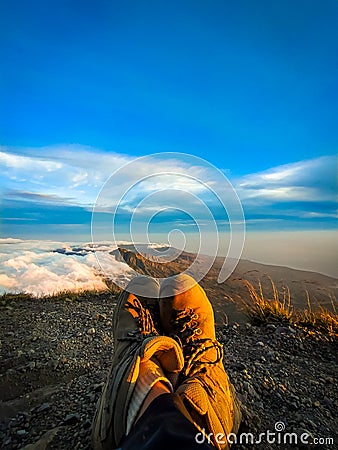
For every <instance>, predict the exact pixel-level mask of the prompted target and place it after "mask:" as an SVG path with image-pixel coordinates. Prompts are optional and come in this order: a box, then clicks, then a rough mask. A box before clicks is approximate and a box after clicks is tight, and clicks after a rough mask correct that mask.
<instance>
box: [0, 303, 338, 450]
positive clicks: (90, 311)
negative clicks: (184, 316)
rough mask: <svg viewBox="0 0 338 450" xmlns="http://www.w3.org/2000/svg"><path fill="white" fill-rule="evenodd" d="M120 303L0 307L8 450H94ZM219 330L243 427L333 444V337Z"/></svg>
mask: <svg viewBox="0 0 338 450" xmlns="http://www.w3.org/2000/svg"><path fill="white" fill-rule="evenodd" d="M115 301H116V298H115V297H114V296H110V295H108V294H101V295H94V296H92V297H90V296H84V297H79V298H78V299H74V298H73V297H72V298H68V299H67V298H64V297H63V298H60V299H36V300H32V299H27V298H26V299H20V298H18V299H16V300H12V301H10V302H6V303H5V304H3V305H2V306H1V318H0V335H1V348H0V351H1V361H2V362H1V367H0V372H1V378H0V394H1V403H0V415H1V425H0V439H1V441H2V448H4V449H19V448H25V449H35V450H38V449H39V450H41V449H44V448H48V449H72V450H73V449H88V448H90V439H89V438H90V425H91V420H92V417H93V413H94V409H95V404H96V401H97V399H98V397H99V395H100V391H101V388H102V384H103V381H104V378H105V374H106V371H107V369H108V367H109V361H110V357H111V353H112V348H113V337H112V332H111V316H112V312H113V309H114V304H115ZM217 333H218V338H219V340H220V341H221V342H222V343H223V344H224V349H225V360H224V363H225V367H226V369H227V371H228V374H229V377H230V379H231V380H232V382H233V383H234V385H235V388H236V390H237V391H238V393H239V397H240V399H241V401H242V403H243V417H244V420H243V428H242V431H243V432H247V433H252V434H253V436H254V439H258V435H259V433H266V432H267V430H270V432H271V433H272V432H275V431H276V430H275V426H276V427H277V428H278V427H279V429H282V428H284V427H285V432H289V433H291V432H293V433H296V434H297V435H298V439H300V435H301V434H302V433H307V434H308V435H309V438H308V439H309V442H310V441H311V440H313V439H314V438H318V439H319V438H321V439H324V440H325V439H327V438H333V441H334V443H333V444H332V443H331V444H330V443H329V442H328V441H327V442H326V443H323V444H321V445H319V446H318V448H321V449H326V448H328V449H333V448H336V447H335V446H337V442H338V430H337V422H336V418H335V416H336V411H337V407H338V395H337V394H338V393H337V390H338V389H337V380H336V375H337V341H336V340H335V339H333V338H330V339H329V338H326V337H324V336H322V335H321V334H319V333H309V332H305V331H304V330H302V329H300V328H290V327H286V326H283V325H280V324H273V325H272V324H270V325H267V326H264V327H254V326H251V325H250V324H245V323H244V324H240V325H239V324H238V325H237V324H234V325H231V326H221V327H219V328H218V331H217ZM280 436H281V438H282V437H283V436H284V435H283V433H281V434H280ZM246 439H247V438H246V437H244V438H243V440H244V443H242V444H237V445H236V448H238V449H245V448H250V449H251V448H256V449H275V448H276V449H277V448H278V449H280V448H301V444H300V443H299V442H298V444H297V445H290V446H289V445H284V444H278V443H269V442H267V439H266V437H263V438H262V443H261V444H246V443H245V441H246ZM248 439H249V438H248ZM270 439H271V436H270ZM321 442H324V441H321ZM308 447H309V445H305V446H304V448H308ZM311 447H312V448H316V446H315V445H311Z"/></svg>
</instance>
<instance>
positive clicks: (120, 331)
mask: <svg viewBox="0 0 338 450" xmlns="http://www.w3.org/2000/svg"><path fill="white" fill-rule="evenodd" d="M133 291H137V292H138V293H139V294H138V295H137V296H136V295H134V294H133V293H132V292H133ZM158 293H159V285H158V283H157V282H156V281H155V280H153V279H150V278H148V277H138V278H135V279H134V280H132V282H131V283H130V284H129V285H128V287H127V290H126V291H125V292H123V293H122V294H121V295H120V297H119V300H118V304H117V305H116V307H115V311H114V316H113V334H114V353H113V361H112V365H111V368H110V371H109V374H108V378H107V381H106V384H105V386H104V389H103V392H102V395H101V398H100V400H99V402H98V405H97V410H96V413H95V417H94V420H93V424H92V443H93V447H94V449H95V450H112V449H115V448H117V447H118V446H119V445H120V443H121V442H122V440H123V439H124V438H125V436H127V435H128V434H129V432H130V430H131V429H132V427H133V426H134V423H135V419H136V418H137V417H138V416H139V414H140V410H141V408H142V405H143V404H144V402H146V404H147V403H148V404H149V402H150V401H151V400H154V399H156V398H157V396H158V395H160V394H167V393H168V392H172V391H173V386H172V383H171V382H170V379H173V378H174V376H173V374H175V373H177V372H179V371H180V370H181V369H182V367H183V355H182V350H181V348H180V346H179V345H178V343H177V342H175V341H174V340H173V339H171V338H170V337H167V336H160V335H159V334H158V332H157V330H156V329H155V327H154V324H153V320H152V317H151V314H150V312H149V310H148V308H147V307H146V303H147V299H148V298H149V301H151V302H153V299H154V298H158ZM141 294H142V295H141ZM147 296H148V297H147Z"/></svg>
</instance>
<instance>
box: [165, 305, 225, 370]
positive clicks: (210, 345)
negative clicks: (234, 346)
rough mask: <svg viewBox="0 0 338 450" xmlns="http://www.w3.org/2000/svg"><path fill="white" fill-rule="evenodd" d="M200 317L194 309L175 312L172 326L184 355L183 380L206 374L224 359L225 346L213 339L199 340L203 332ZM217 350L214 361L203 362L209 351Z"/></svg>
mask: <svg viewBox="0 0 338 450" xmlns="http://www.w3.org/2000/svg"><path fill="white" fill-rule="evenodd" d="M198 319H199V316H198V314H197V313H195V312H194V310H193V309H192V308H185V309H184V310H180V311H175V312H174V316H173V320H172V325H173V328H174V330H175V335H174V336H173V337H174V338H175V339H176V340H177V341H178V342H179V343H180V345H181V347H182V349H183V354H184V361H185V362H184V368H183V370H182V372H181V376H182V377H183V378H187V377H194V376H196V375H198V374H199V373H203V372H204V373H205V372H206V367H207V366H210V365H213V364H217V363H219V362H220V361H221V360H222V359H223V346H222V345H221V344H220V343H219V342H218V341H217V340H214V339H211V338H199V337H198V336H199V335H201V334H202V330H201V329H200V328H199V327H198ZM211 349H215V350H216V357H215V359H214V360H212V361H208V360H204V361H201V358H202V356H203V355H204V354H205V352H207V351H208V350H211Z"/></svg>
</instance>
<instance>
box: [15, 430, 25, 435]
mask: <svg viewBox="0 0 338 450" xmlns="http://www.w3.org/2000/svg"><path fill="white" fill-rule="evenodd" d="M16 434H17V435H18V436H25V435H26V434H27V431H26V430H18V431H17V432H16Z"/></svg>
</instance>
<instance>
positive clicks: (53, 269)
mask: <svg viewBox="0 0 338 450" xmlns="http://www.w3.org/2000/svg"><path fill="white" fill-rule="evenodd" d="M116 249H117V245H116V244H114V243H108V242H107V243H100V244H96V246H95V251H94V248H93V245H92V244H74V243H64V242H53V241H36V240H21V239H11V238H8V239H0V266H1V272H0V292H1V293H5V292H13V293H18V292H27V293H30V294H33V295H35V296H42V295H50V294H55V293H57V292H62V291H65V290H69V291H82V290H92V289H96V290H104V289H106V284H105V282H104V278H105V277H106V276H109V275H111V276H112V277H114V278H116V277H121V278H125V279H130V278H132V270H131V269H130V268H129V267H128V265H127V264H126V263H124V262H121V261H118V260H116V258H115V256H114V255H112V254H111V252H112V251H113V250H116ZM98 252H99V261H100V264H101V266H102V263H104V267H105V273H103V272H102V269H101V266H100V264H99V262H98V258H97V253H98ZM107 267H108V268H109V269H108V271H109V272H108V273H107Z"/></svg>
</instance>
